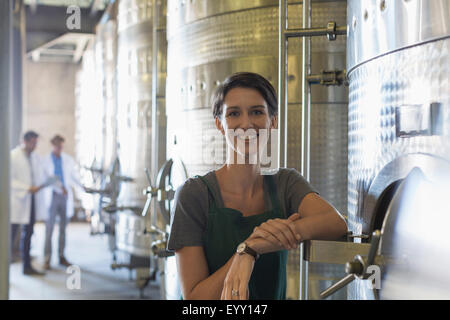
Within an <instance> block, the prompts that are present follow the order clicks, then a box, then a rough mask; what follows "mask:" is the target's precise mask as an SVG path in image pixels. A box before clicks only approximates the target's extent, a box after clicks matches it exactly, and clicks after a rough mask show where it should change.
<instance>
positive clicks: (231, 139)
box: [216, 88, 276, 159]
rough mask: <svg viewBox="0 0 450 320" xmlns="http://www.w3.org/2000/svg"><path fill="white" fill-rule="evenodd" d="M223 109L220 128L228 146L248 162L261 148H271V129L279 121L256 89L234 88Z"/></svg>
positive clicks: (217, 120)
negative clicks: (271, 115) (268, 146)
mask: <svg viewBox="0 0 450 320" xmlns="http://www.w3.org/2000/svg"><path fill="white" fill-rule="evenodd" d="M222 109H223V110H222V117H221V119H220V120H219V119H216V125H217V128H218V129H219V130H220V131H221V132H222V134H224V135H225V138H226V141H227V145H228V146H229V147H231V148H232V149H233V150H234V151H235V152H237V153H238V154H239V155H241V156H245V158H246V159H248V157H249V156H251V155H254V156H256V155H257V154H258V151H259V152H261V151H262V150H260V149H261V148H259V150H258V149H257V147H258V146H264V147H265V146H266V145H267V139H268V136H269V134H270V129H272V128H275V127H276V117H270V115H269V108H268V105H267V102H266V101H265V100H264V98H263V97H262V96H261V94H260V93H259V92H258V91H257V90H255V89H250V88H233V89H231V90H230V91H228V93H227V95H226V96H225V99H224V104H223V108H222ZM261 129H265V130H261ZM264 131H265V132H266V133H267V134H264V133H263V132H264Z"/></svg>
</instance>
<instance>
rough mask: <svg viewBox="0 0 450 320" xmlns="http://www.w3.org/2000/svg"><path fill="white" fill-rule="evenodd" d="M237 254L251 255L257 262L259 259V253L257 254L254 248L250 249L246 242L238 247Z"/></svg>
mask: <svg viewBox="0 0 450 320" xmlns="http://www.w3.org/2000/svg"><path fill="white" fill-rule="evenodd" d="M236 253H237V254H240V255H242V254H245V253H246V254H249V255H251V256H252V257H253V258H255V260H257V259H258V258H259V253H258V252H256V251H255V250H253V249H252V248H250V247H249V246H248V245H247V244H246V243H245V242H242V243H241V244H239V245H238V247H237V249H236Z"/></svg>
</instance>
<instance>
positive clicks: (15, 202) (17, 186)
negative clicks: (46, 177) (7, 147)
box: [10, 145, 45, 224]
mask: <svg viewBox="0 0 450 320" xmlns="http://www.w3.org/2000/svg"><path fill="white" fill-rule="evenodd" d="M10 160H11V164H10V168H11V169H10V170H11V196H10V197H11V204H10V205H11V208H10V221H11V223H14V224H29V223H30V218H31V193H30V192H29V191H28V190H29V189H30V187H31V186H33V185H34V186H38V185H40V184H41V183H42V182H43V171H42V163H41V159H40V157H39V156H38V155H37V154H35V153H34V152H32V153H31V155H30V162H31V165H32V169H33V176H34V183H33V181H32V178H31V168H30V162H29V160H28V158H27V155H26V153H25V149H24V146H23V145H21V146H17V147H16V148H14V149H13V150H11V153H10ZM34 205H35V213H36V219H40V218H42V217H43V216H44V215H45V206H44V203H43V197H42V190H41V191H39V192H37V193H36V194H35V196H34Z"/></svg>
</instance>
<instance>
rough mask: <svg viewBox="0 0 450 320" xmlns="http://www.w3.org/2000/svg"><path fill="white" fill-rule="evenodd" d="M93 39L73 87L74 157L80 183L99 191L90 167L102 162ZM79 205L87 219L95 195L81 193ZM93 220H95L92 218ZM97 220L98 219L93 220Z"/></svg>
mask: <svg viewBox="0 0 450 320" xmlns="http://www.w3.org/2000/svg"><path fill="white" fill-rule="evenodd" d="M95 60H96V59H95V39H94V38H93V39H92V40H91V41H90V42H89V44H88V48H87V49H86V51H85V53H84V54H83V60H82V64H81V69H80V71H78V73H77V76H76V87H75V97H76V104H75V155H76V160H77V162H78V163H79V164H80V166H81V168H82V169H83V170H81V182H82V183H83V185H85V186H91V187H93V188H100V186H101V179H100V178H99V176H98V175H96V174H95V173H94V172H93V171H92V170H89V168H91V167H98V168H100V167H101V165H102V161H103V144H104V143H103V141H104V136H103V126H102V123H103V115H104V113H103V112H104V109H103V104H102V97H101V82H100V81H99V76H98V69H97V67H96V61H95ZM80 197H81V205H82V207H83V208H84V209H85V210H86V211H87V213H88V216H90V218H93V217H94V213H95V212H97V211H98V202H99V199H98V196H92V195H90V194H86V193H82V194H80ZM94 219H96V218H94ZM97 220H98V219H97Z"/></svg>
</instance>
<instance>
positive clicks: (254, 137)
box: [237, 134, 259, 140]
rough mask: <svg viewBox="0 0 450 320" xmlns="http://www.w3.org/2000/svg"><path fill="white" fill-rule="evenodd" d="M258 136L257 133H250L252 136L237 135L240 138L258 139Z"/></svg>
mask: <svg viewBox="0 0 450 320" xmlns="http://www.w3.org/2000/svg"><path fill="white" fill-rule="evenodd" d="M258 136H259V135H258V134H256V135H250V136H248V135H238V136H237V137H238V139H240V140H253V139H256V138H257V137H258Z"/></svg>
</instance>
